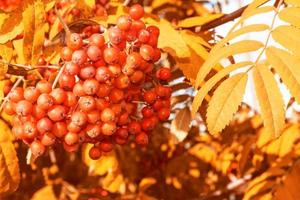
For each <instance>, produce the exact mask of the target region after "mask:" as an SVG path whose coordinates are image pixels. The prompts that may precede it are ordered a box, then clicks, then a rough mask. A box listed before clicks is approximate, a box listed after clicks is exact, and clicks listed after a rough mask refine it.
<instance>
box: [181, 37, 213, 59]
mask: <svg viewBox="0 0 300 200" xmlns="http://www.w3.org/2000/svg"><path fill="white" fill-rule="evenodd" d="M180 33H181V36H182V38H183V40H184V41H185V42H186V44H187V45H188V46H189V47H190V48H192V49H193V50H194V51H195V52H196V53H197V54H198V55H199V56H200V57H201V58H203V59H206V58H207V57H208V52H207V50H206V49H205V47H203V46H202V45H203V44H207V43H206V42H205V41H204V40H203V39H202V38H201V37H199V36H197V35H195V34H191V33H188V31H181V32H180ZM207 46H209V44H207Z"/></svg>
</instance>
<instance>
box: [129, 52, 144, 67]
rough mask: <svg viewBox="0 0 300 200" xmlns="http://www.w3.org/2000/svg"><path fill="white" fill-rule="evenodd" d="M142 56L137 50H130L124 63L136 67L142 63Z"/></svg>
mask: <svg viewBox="0 0 300 200" xmlns="http://www.w3.org/2000/svg"><path fill="white" fill-rule="evenodd" d="M142 61H143V58H142V56H141V55H140V54H139V53H137V52H132V53H131V54H129V55H128V56H127V59H126V65H127V66H128V67H130V68H133V69H136V68H139V67H140V66H141V65H142Z"/></svg>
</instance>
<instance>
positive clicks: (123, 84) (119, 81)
mask: <svg viewBox="0 0 300 200" xmlns="http://www.w3.org/2000/svg"><path fill="white" fill-rule="evenodd" d="M129 84H130V80H129V77H128V76H127V75H124V74H122V75H120V76H119V77H117V78H116V79H115V82H114V85H115V87H117V88H119V89H125V88H127V87H128V86H129Z"/></svg>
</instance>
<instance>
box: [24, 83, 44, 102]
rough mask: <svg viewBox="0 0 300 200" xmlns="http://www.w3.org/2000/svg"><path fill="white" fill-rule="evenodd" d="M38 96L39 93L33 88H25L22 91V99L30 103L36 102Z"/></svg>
mask: <svg viewBox="0 0 300 200" xmlns="http://www.w3.org/2000/svg"><path fill="white" fill-rule="evenodd" d="M39 96H40V91H39V90H38V89H37V88H35V87H27V88H25V90H24V98H25V99H26V100H27V101H30V102H32V103H34V102H36V100H37V99H38V97H39Z"/></svg>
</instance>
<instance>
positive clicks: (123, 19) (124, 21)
mask: <svg viewBox="0 0 300 200" xmlns="http://www.w3.org/2000/svg"><path fill="white" fill-rule="evenodd" d="M131 23H132V22H131V19H130V17H129V16H127V15H122V16H120V17H119V18H118V19H117V27H118V28H119V29H120V30H123V31H127V30H129V29H130V26H131Z"/></svg>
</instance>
